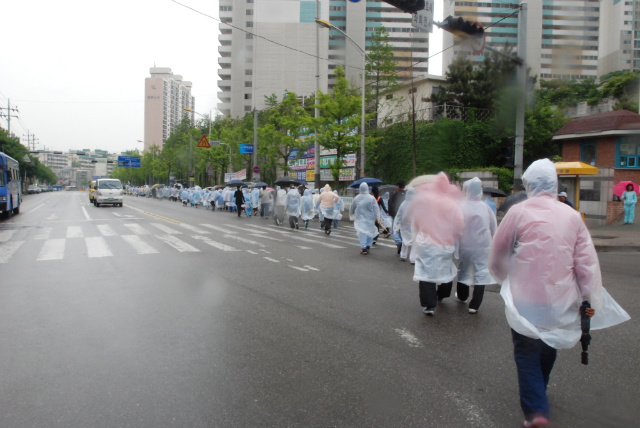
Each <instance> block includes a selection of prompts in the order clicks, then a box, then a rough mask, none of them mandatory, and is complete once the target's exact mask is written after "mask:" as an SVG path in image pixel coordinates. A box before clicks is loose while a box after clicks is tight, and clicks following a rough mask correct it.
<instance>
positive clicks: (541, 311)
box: [489, 159, 629, 427]
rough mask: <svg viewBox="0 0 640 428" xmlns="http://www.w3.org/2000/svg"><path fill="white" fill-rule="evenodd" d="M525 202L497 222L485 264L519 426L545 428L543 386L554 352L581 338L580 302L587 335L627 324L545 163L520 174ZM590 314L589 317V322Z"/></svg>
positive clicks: (581, 224)
mask: <svg viewBox="0 0 640 428" xmlns="http://www.w3.org/2000/svg"><path fill="white" fill-rule="evenodd" d="M522 180H523V183H524V186H525V188H526V190H527V195H528V197H527V200H525V201H522V202H520V203H518V204H516V205H514V206H512V207H511V208H510V209H509V211H508V212H507V214H506V215H505V217H504V219H503V220H502V222H501V223H500V226H499V227H498V230H497V232H496V234H495V236H494V239H493V247H492V250H491V254H490V258H489V269H490V272H491V275H492V276H493V277H494V278H495V279H496V280H497V281H498V283H500V284H501V285H502V287H501V290H500V294H501V295H502V298H503V300H504V302H505V313H506V317H507V322H508V323H509V326H510V327H511V337H512V341H513V350H514V359H515V363H516V368H517V373H518V385H519V390H520V406H521V408H522V412H523V413H524V417H525V422H524V426H525V427H547V426H548V423H549V421H548V419H547V418H548V417H549V403H548V400H547V386H548V384H549V377H550V375H551V370H552V369H553V366H554V363H555V360H556V355H557V350H558V349H568V348H572V347H573V346H575V345H576V344H577V343H578V341H579V340H580V337H581V336H582V328H581V310H580V306H581V303H582V302H583V301H586V302H589V303H590V305H591V306H592V308H588V309H585V313H584V315H585V316H588V317H592V321H591V329H598V328H606V327H610V326H613V325H616V324H619V323H621V322H623V321H626V320H628V319H629V315H628V314H627V313H626V312H625V311H624V309H622V308H621V307H620V306H619V305H618V304H617V303H616V302H615V301H614V300H613V298H612V297H611V296H610V295H609V294H608V293H607V292H606V290H605V289H604V288H603V287H602V276H601V273H600V265H599V263H598V256H597V254H596V250H595V247H594V245H593V241H592V240H591V235H590V234H589V231H588V230H587V228H586V226H585V224H584V222H583V221H582V218H581V216H580V213H578V212H577V211H576V210H573V209H571V208H569V207H568V206H567V205H565V204H563V203H561V202H559V201H557V200H556V195H557V192H558V176H557V172H556V169H555V166H554V165H553V163H552V162H551V161H550V160H548V159H541V160H537V161H535V162H533V163H532V164H531V166H529V168H527V170H526V171H525V173H524V174H523V175H522ZM594 314H595V316H594Z"/></svg>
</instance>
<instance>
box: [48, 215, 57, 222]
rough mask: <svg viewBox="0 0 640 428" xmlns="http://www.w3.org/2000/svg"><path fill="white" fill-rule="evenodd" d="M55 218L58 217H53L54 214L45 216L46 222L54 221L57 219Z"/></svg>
mask: <svg viewBox="0 0 640 428" xmlns="http://www.w3.org/2000/svg"><path fill="white" fill-rule="evenodd" d="M57 218H58V216H57V215H55V214H49V215H48V216H47V220H48V221H52V220H55V219H57Z"/></svg>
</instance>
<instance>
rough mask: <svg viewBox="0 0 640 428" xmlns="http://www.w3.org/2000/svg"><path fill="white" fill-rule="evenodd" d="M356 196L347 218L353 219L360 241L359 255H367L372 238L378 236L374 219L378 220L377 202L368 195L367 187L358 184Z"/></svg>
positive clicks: (365, 184)
mask: <svg viewBox="0 0 640 428" xmlns="http://www.w3.org/2000/svg"><path fill="white" fill-rule="evenodd" d="M359 192H360V193H359V194H358V196H356V197H355V198H353V202H352V203H351V208H350V209H349V216H350V217H351V218H352V219H353V227H354V228H355V229H356V232H357V233H358V239H359V240H360V254H363V255H365V254H369V250H370V249H371V245H373V238H374V237H375V236H377V235H378V228H377V227H376V219H377V218H378V216H379V215H380V214H379V211H378V202H377V201H376V199H375V198H374V197H373V196H372V195H371V194H370V193H369V185H368V184H367V183H360V190H359Z"/></svg>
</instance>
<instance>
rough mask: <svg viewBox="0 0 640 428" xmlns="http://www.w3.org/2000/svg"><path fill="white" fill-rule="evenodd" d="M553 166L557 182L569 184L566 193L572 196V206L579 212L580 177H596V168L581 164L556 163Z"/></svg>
mask: <svg viewBox="0 0 640 428" xmlns="http://www.w3.org/2000/svg"><path fill="white" fill-rule="evenodd" d="M554 165H555V167H556V172H557V174H558V178H559V182H560V181H561V182H563V184H569V186H567V187H568V188H569V189H570V190H569V191H568V192H567V193H571V194H573V197H574V203H573V205H574V207H575V209H576V210H577V211H580V176H582V175H597V174H598V168H596V167H595V166H592V165H589V164H586V163H583V162H556V163H555V164H554ZM567 179H568V180H567Z"/></svg>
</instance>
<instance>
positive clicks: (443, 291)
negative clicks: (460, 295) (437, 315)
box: [419, 281, 453, 308]
mask: <svg viewBox="0 0 640 428" xmlns="http://www.w3.org/2000/svg"><path fill="white" fill-rule="evenodd" d="M452 288H453V282H445V283H443V284H440V286H438V289H437V291H436V284H435V283H433V282H425V281H420V284H419V290H420V305H421V306H422V307H423V308H435V307H436V306H437V305H438V301H440V300H442V299H444V298H446V297H451V289H452Z"/></svg>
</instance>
